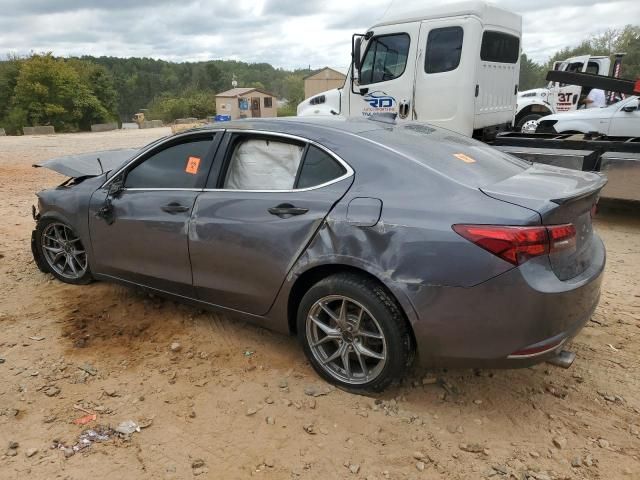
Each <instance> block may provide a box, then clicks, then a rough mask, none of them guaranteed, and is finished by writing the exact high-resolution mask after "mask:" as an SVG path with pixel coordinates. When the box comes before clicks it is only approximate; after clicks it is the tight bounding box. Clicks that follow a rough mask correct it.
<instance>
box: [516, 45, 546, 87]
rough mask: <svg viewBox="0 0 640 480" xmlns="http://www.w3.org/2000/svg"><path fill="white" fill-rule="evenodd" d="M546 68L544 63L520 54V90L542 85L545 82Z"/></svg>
mask: <svg viewBox="0 0 640 480" xmlns="http://www.w3.org/2000/svg"><path fill="white" fill-rule="evenodd" d="M546 71H547V70H546V69H545V68H544V67H543V66H542V65H538V64H537V63H536V62H534V61H533V60H531V59H530V58H528V57H527V55H526V54H524V53H523V54H522V55H520V85H519V87H518V88H519V89H520V90H529V89H532V88H538V87H542V86H543V85H544V84H545V78H544V77H545V75H546Z"/></svg>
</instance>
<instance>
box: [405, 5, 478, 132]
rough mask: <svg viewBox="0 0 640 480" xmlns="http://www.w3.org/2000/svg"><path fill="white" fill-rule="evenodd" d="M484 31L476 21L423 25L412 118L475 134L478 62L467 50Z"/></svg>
mask: <svg viewBox="0 0 640 480" xmlns="http://www.w3.org/2000/svg"><path fill="white" fill-rule="evenodd" d="M480 30H481V25H480V22H479V21H478V20H476V19H473V18H448V19H442V20H428V21H425V22H422V25H421V28H420V44H419V46H418V58H417V60H416V74H415V86H414V88H415V90H414V99H415V102H414V105H413V118H414V120H418V121H420V122H431V123H434V124H436V125H440V126H442V127H445V128H449V129H451V130H455V131H456V132H459V133H461V134H463V135H467V136H471V135H472V134H473V120H474V100H475V99H474V94H475V93H474V88H475V81H474V79H475V71H474V68H475V62H474V59H473V58H472V55H469V53H468V50H469V48H470V47H471V46H472V45H473V41H470V40H469V39H472V38H473V37H474V36H476V35H478V32H479V31H480Z"/></svg>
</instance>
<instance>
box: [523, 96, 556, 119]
mask: <svg viewBox="0 0 640 480" xmlns="http://www.w3.org/2000/svg"><path fill="white" fill-rule="evenodd" d="M534 106H535V107H536V108H533V107H534ZM528 108H529V109H530V110H531V111H532V112H534V113H540V112H546V113H545V115H550V114H552V113H555V112H554V111H553V107H552V106H551V104H550V103H547V102H544V101H542V100H540V99H539V98H536V97H530V98H527V97H524V98H518V104H517V106H516V117H517V116H518V115H520V112H522V111H523V110H526V109H528Z"/></svg>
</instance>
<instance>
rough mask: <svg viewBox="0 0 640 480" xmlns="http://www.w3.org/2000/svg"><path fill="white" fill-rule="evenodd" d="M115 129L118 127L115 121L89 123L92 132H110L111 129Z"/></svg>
mask: <svg viewBox="0 0 640 480" xmlns="http://www.w3.org/2000/svg"><path fill="white" fill-rule="evenodd" d="M117 129H118V124H117V122H111V123H95V124H93V125H91V131H92V132H110V131H111V130H117Z"/></svg>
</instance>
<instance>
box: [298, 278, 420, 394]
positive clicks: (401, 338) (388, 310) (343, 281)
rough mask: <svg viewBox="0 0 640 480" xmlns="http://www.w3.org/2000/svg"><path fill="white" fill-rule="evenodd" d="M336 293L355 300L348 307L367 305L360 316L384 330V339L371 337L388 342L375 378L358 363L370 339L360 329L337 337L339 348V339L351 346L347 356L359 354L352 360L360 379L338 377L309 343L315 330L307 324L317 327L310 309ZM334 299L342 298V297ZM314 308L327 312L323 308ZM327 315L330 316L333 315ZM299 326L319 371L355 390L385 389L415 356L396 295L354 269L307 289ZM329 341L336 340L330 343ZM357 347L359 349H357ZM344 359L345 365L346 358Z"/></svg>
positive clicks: (301, 336)
mask: <svg viewBox="0 0 640 480" xmlns="http://www.w3.org/2000/svg"><path fill="white" fill-rule="evenodd" d="M333 297H345V298H348V299H350V300H351V301H353V303H352V304H351V305H352V306H351V307H348V308H353V307H355V308H356V309H357V308H358V306H360V307H364V309H363V310H365V311H366V313H365V314H364V316H362V317H361V318H363V319H365V320H363V321H364V322H369V326H371V325H374V322H375V327H378V328H377V330H378V331H379V332H381V334H382V336H383V337H384V340H382V339H381V340H371V341H373V342H376V341H378V342H380V343H381V344H382V343H384V345H385V346H384V347H382V351H383V352H385V353H386V359H385V361H384V363H383V364H382V365H380V364H378V365H377V366H376V367H372V368H373V369H374V371H376V370H375V369H376V368H378V367H379V370H378V373H376V375H375V376H373V375H372V378H368V377H369V373H370V371H369V367H368V366H367V367H366V371H367V374H365V373H364V371H365V366H363V365H362V363H359V362H358V363H357V361H359V360H360V359H361V358H365V357H364V356H361V352H360V348H361V347H359V346H361V345H363V343H362V342H365V343H366V342H367V341H369V339H368V338H365V337H359V336H358V331H355V330H354V333H353V337H351V336H350V338H349V339H348V340H346V341H345V340H344V337H343V338H342V339H341V340H335V342H336V343H335V349H336V350H338V349H339V348H340V342H342V343H345V344H348V347H347V348H348V349H349V352H352V353H347V356H349V355H353V356H355V355H357V358H356V359H355V360H353V362H352V364H354V365H355V368H354V372H353V374H354V375H356V372H355V370H357V369H359V370H360V374H359V375H361V378H360V379H357V382H358V383H354V382H352V381H345V380H343V379H341V378H338V377H337V376H336V374H335V373H334V372H332V369H331V365H330V366H329V367H326V366H325V365H323V363H321V361H320V360H319V359H318V358H317V357H316V356H317V355H322V353H320V354H318V353H317V352H318V350H317V346H315V347H314V348H316V350H315V351H316V353H315V354H314V351H312V347H311V344H310V341H311V340H310V338H309V337H310V336H311V337H312V334H310V333H309V332H308V330H307V326H308V325H309V328H310V329H312V328H315V327H314V322H312V320H310V318H309V314H310V311H311V309H312V308H316V309H317V308H318V307H317V305H318V302H320V301H321V300H323V301H324V300H325V299H327V298H333ZM335 301H336V302H340V301H341V300H335ZM347 301H349V300H347ZM356 304H359V305H356ZM348 308H347V309H348ZM347 309H345V310H347ZM314 311H321V312H325V311H324V310H314ZM334 313H338V312H334ZM361 315H362V314H361ZM326 318H328V319H330V318H331V317H326ZM297 327H298V337H299V339H300V341H301V343H302V345H303V348H304V352H305V355H306V356H307V358H308V359H309V361H310V362H311V365H312V366H313V368H314V369H315V371H316V372H317V373H318V375H320V376H321V377H322V378H323V379H325V380H326V381H327V382H329V383H332V384H334V385H336V386H337V387H339V388H341V389H343V390H347V391H349V392H352V393H358V394H363V393H375V392H380V391H382V390H384V389H385V388H387V387H388V386H390V385H391V384H393V383H396V382H398V381H400V379H401V378H402V377H403V376H404V375H405V373H406V372H407V370H408V368H409V366H410V365H411V362H412V360H413V350H414V346H413V340H412V338H413V337H412V336H411V333H410V332H409V327H408V324H407V321H406V320H405V317H404V315H403V313H402V311H401V309H400V307H399V306H398V304H397V303H396V301H395V299H394V298H393V297H392V296H391V295H390V294H389V293H388V292H387V291H386V290H385V289H384V288H383V287H382V285H381V284H380V283H379V282H377V281H376V280H373V279H370V278H367V277H365V276H361V275H357V274H353V273H340V274H335V275H331V276H329V277H327V278H324V279H322V280H320V281H319V282H318V283H316V284H315V285H314V286H312V287H311V288H310V289H309V290H308V291H307V293H306V294H305V295H304V296H303V297H302V300H301V301H300V305H299V307H298V313H297ZM373 328H374V327H371V328H363V333H364V331H365V330H372V329H373ZM350 331H351V330H350ZM323 332H324V330H323ZM327 343H330V342H327ZM330 345H334V344H331V343H330ZM369 346H370V345H368V344H365V347H369ZM322 348H325V347H322ZM327 348H331V347H327ZM354 349H355V350H358V352H356V351H355V350H354ZM369 351H371V350H369ZM327 356H329V354H327ZM327 358H328V357H327ZM327 358H324V360H325V361H326V359H327ZM351 358H353V357H351ZM366 358H367V360H366V361H371V360H372V359H371V358H369V357H366ZM366 361H365V364H366ZM373 361H374V362H376V361H378V362H380V361H379V360H376V359H373ZM341 363H342V364H343V365H344V361H342V362H341ZM347 363H350V361H349V359H347ZM360 367H361V368H360ZM350 373H351V372H350Z"/></svg>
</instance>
